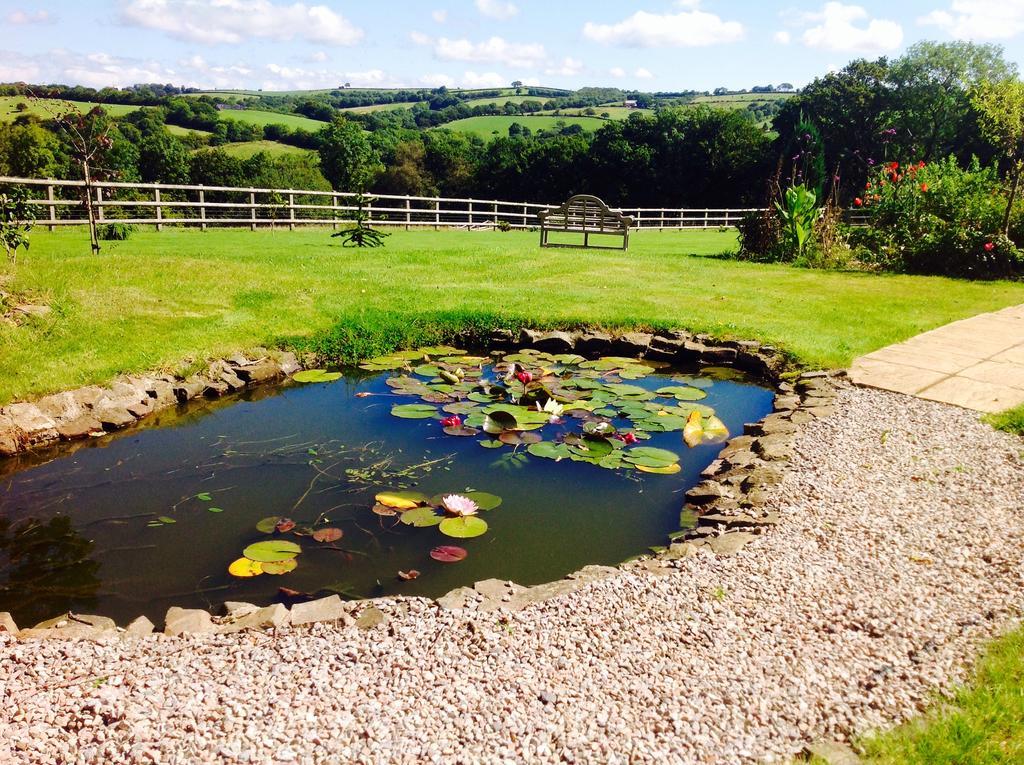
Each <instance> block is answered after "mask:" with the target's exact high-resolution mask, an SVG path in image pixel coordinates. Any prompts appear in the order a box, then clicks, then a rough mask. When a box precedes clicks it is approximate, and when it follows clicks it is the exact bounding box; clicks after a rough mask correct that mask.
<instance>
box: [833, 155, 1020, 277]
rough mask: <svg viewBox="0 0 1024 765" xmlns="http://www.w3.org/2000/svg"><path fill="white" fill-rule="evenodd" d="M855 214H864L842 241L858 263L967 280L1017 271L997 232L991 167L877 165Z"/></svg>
mask: <svg viewBox="0 0 1024 765" xmlns="http://www.w3.org/2000/svg"><path fill="white" fill-rule="evenodd" d="M853 206H854V208H855V209H858V210H863V211H864V212H865V213H866V214H867V223H868V225H867V226H866V227H859V228H854V229H853V230H852V231H851V232H850V242H851V244H852V245H854V246H855V248H856V251H857V257H858V258H859V259H860V260H861V261H864V262H867V263H871V264H874V265H876V266H879V267H881V268H884V269H887V270H893V271H910V272H915V273H931V274H945V275H950V276H970V277H982V278H986V277H987V278H991V277H1005V276H1013V275H1016V274H1020V273H1022V272H1024V257H1022V253H1021V252H1020V250H1018V249H1017V247H1016V245H1015V244H1014V243H1013V242H1012V241H1011V240H1010V239H1009V238H1007V237H1005V236H1003V235H1002V234H1001V232H1000V223H1001V219H1002V213H1003V210H1004V209H1005V206H1006V200H1005V198H1004V197H1003V193H1002V187H1001V184H1000V181H999V176H998V173H997V172H996V169H995V168H983V167H981V166H980V165H979V164H978V162H977V160H975V161H974V162H973V163H972V164H971V166H970V167H968V168H966V169H964V168H961V167H960V166H959V165H958V164H957V162H956V159H955V158H953V157H948V158H946V159H944V160H940V161H938V162H935V163H933V164H925V163H924V162H917V163H912V164H902V165H901V164H900V163H898V162H887V163H885V164H884V165H880V166H878V168H877V170H876V171H875V173H874V174H873V175H872V176H871V178H870V180H869V181H868V183H867V184H866V186H865V188H864V190H863V193H862V194H861V196H859V197H857V198H856V199H854V200H853Z"/></svg>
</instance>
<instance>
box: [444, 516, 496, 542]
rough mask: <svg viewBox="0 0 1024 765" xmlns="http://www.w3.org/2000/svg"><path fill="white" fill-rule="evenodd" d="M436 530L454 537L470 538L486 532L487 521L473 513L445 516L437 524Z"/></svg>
mask: <svg viewBox="0 0 1024 765" xmlns="http://www.w3.org/2000/svg"><path fill="white" fill-rule="evenodd" d="M438 531H440V532H441V533H442V534H444V535H445V536H449V537H455V538H456V539H471V538H473V537H478V536H481V535H482V534H486V533H487V521H485V520H484V519H483V518H478V517H477V516H475V515H467V516H466V517H464V518H445V519H444V520H443V521H441V523H440V524H439V525H438Z"/></svg>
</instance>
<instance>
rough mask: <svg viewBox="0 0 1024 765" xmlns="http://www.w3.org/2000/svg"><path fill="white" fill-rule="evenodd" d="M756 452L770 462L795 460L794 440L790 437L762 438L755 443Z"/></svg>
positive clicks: (773, 436) (772, 436)
mask: <svg viewBox="0 0 1024 765" xmlns="http://www.w3.org/2000/svg"><path fill="white" fill-rule="evenodd" d="M754 451H755V452H756V453H757V454H759V455H760V456H761V458H762V459H764V460H768V461H770V462H787V461H789V460H791V459H793V439H792V438H790V437H789V436H788V435H771V436H762V437H761V438H759V439H757V441H755V442H754Z"/></svg>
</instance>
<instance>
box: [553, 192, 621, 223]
mask: <svg viewBox="0 0 1024 765" xmlns="http://www.w3.org/2000/svg"><path fill="white" fill-rule="evenodd" d="M538 217H539V218H540V222H541V225H542V226H545V227H547V228H569V229H575V230H587V231H597V232H601V231H612V232H619V231H625V230H628V229H629V228H630V227H632V225H633V219H632V218H631V217H629V216H628V215H623V214H622V213H620V212H618V211H617V210H612V209H611V208H610V207H608V205H606V204H605V203H604V202H603V201H602V200H600V199H598V198H597V197H595V196H591V195H590V194H577V195H576V196H573V197H569V199H568V200H567V201H566V202H565V203H564V204H561V205H559V206H558V207H553V208H549V209H547V210H541V211H540V212H539V213H538Z"/></svg>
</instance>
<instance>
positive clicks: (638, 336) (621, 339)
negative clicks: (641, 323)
mask: <svg viewBox="0 0 1024 765" xmlns="http://www.w3.org/2000/svg"><path fill="white" fill-rule="evenodd" d="M653 339H654V335H651V334H649V333H647V332H627V333H625V334H624V335H619V336H618V337H617V338H615V343H614V345H613V348H614V349H615V352H616V353H618V354H620V355H622V356H640V355H643V354H644V353H645V352H646V351H647V349H648V348H650V346H651V340H653Z"/></svg>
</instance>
